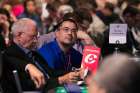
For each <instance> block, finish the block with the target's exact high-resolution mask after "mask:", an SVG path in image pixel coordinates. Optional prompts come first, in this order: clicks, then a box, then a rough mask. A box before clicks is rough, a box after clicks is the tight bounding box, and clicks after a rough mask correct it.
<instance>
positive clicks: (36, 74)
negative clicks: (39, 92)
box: [25, 64, 45, 88]
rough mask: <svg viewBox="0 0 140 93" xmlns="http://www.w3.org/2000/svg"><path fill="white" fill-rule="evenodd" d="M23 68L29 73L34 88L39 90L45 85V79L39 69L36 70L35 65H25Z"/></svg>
mask: <svg viewBox="0 0 140 93" xmlns="http://www.w3.org/2000/svg"><path fill="white" fill-rule="evenodd" d="M25 68H26V70H27V71H28V72H29V75H30V77H31V79H32V80H33V82H34V83H35V85H36V88H40V87H42V86H43V85H45V77H44V75H43V73H42V72H41V71H40V70H39V69H37V67H35V65H33V64H27V65H26V67H25Z"/></svg>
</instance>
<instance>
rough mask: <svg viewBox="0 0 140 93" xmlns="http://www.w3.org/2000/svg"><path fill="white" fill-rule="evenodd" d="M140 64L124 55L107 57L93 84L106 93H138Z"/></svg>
mask: <svg viewBox="0 0 140 93" xmlns="http://www.w3.org/2000/svg"><path fill="white" fill-rule="evenodd" d="M139 72H140V64H139V63H138V62H135V60H132V59H131V60H130V57H129V56H127V55H124V54H118V55H112V56H109V57H107V58H106V59H105V60H104V61H103V64H102V65H101V67H100V68H99V70H98V72H97V74H96V75H95V77H94V80H93V82H96V84H97V85H98V87H100V88H103V89H105V91H106V93H139V92H136V91H138V90H139V87H140V74H139Z"/></svg>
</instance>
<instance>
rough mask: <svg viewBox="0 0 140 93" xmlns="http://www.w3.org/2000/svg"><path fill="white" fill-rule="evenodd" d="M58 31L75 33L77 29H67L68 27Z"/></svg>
mask: <svg viewBox="0 0 140 93" xmlns="http://www.w3.org/2000/svg"><path fill="white" fill-rule="evenodd" d="M60 30H62V31H64V32H66V33H67V32H69V31H70V32H77V29H76V28H73V29H71V28H68V27H62V28H60Z"/></svg>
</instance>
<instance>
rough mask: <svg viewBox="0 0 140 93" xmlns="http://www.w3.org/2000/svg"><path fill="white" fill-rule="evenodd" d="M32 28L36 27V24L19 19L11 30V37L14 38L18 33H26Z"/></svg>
mask: <svg viewBox="0 0 140 93" xmlns="http://www.w3.org/2000/svg"><path fill="white" fill-rule="evenodd" d="M32 26H34V27H36V26H37V24H36V22H35V21H33V20H32V19H29V18H21V19H19V20H18V21H16V22H15V23H14V24H13V26H12V28H11V31H12V35H13V37H15V36H16V35H17V34H18V33H21V32H25V31H28V30H29V29H30V28H32Z"/></svg>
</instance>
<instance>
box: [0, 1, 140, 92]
mask: <svg viewBox="0 0 140 93" xmlns="http://www.w3.org/2000/svg"><path fill="white" fill-rule="evenodd" d="M22 18H29V19H32V20H33V21H35V22H36V25H37V27H36V30H37V37H36V38H37V45H36V46H35V47H34V50H37V51H38V52H39V53H40V54H41V55H42V56H43V57H44V58H46V59H45V60H47V59H48V58H47V57H48V56H49V54H48V56H46V55H45V54H43V52H44V50H42V49H43V47H44V46H45V45H47V44H50V42H52V41H54V40H55V39H57V38H58V31H59V30H61V29H59V27H58V26H60V27H61V25H59V24H63V21H67V19H72V22H73V20H74V22H76V24H77V27H78V29H77V30H78V31H77V32H76V38H77V40H76V41H75V43H74V44H72V45H73V46H71V45H70V46H69V47H73V49H75V50H76V51H78V52H79V53H81V54H82V52H83V49H84V46H85V45H93V46H95V47H99V48H101V59H102V58H104V57H106V56H107V55H109V54H113V53H115V52H123V53H127V54H129V55H131V56H138V57H139V56H140V0H3V1H2V0H1V1H0V51H1V52H2V53H3V52H4V51H5V49H7V47H9V46H11V44H12V42H13V35H12V34H13V33H12V26H13V24H14V23H16V22H18V20H20V19H22ZM62 18H63V21H62ZM65 19H66V20H65ZM68 21H70V22H71V20H68ZM61 22H62V23H61ZM74 22H73V23H74ZM113 23H125V24H127V25H128V28H127V39H126V41H127V42H126V43H125V44H110V43H109V31H110V30H109V26H110V24H113ZM29 25H30V24H29ZM31 26H32V25H31ZM62 26H63V25H62ZM70 27H71V26H70ZM17 29H18V28H17ZM23 29H25V28H23ZM28 30H29V29H28ZM63 30H71V31H73V29H63ZM59 35H60V33H59ZM60 36H61V35H60ZM58 39H59V38H58ZM60 39H61V38H60ZM29 43H30V42H29ZM58 44H59V42H58ZM59 45H60V44H59ZM50 46H51V45H50ZM50 46H49V47H47V48H50ZM60 46H61V45H60ZM61 47H62V46H61ZM50 49H51V48H50ZM45 51H47V52H46V53H51V52H49V49H48V50H45ZM52 55H53V54H52ZM77 55H78V56H79V55H80V54H77ZM79 57H81V55H80V56H79ZM49 58H50V57H49ZM54 59H55V58H54ZM47 61H48V60H47ZM49 61H50V60H49ZM76 61H77V60H76ZM78 61H79V60H78ZM50 63H51V61H50ZM51 66H52V65H51ZM54 69H56V70H57V68H55V67H54ZM91 93H92V92H91ZM103 93H104V92H103ZM113 93H115V92H113ZM118 93H119V92H118Z"/></svg>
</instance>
